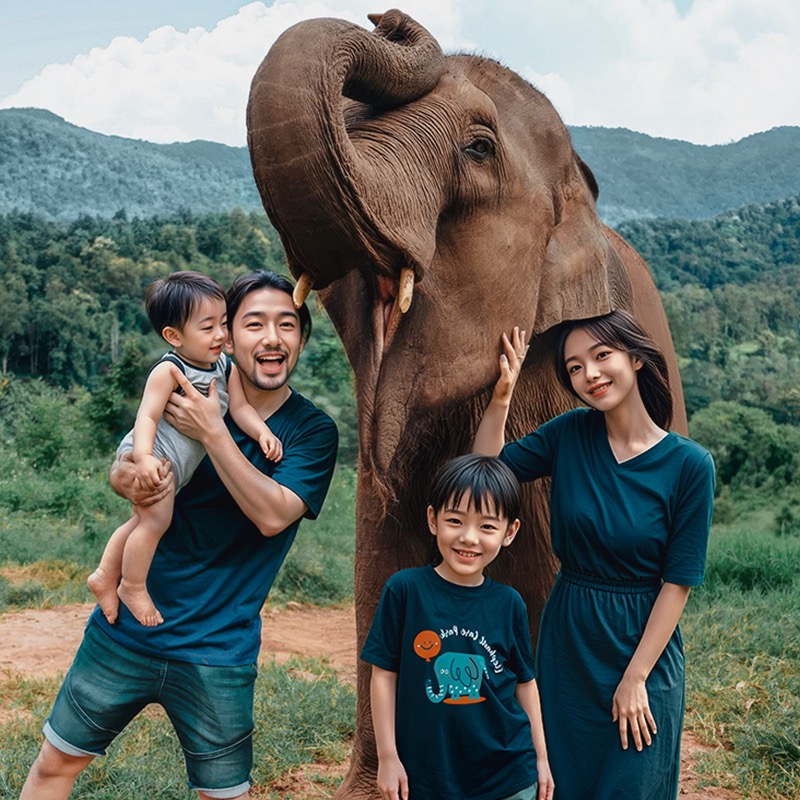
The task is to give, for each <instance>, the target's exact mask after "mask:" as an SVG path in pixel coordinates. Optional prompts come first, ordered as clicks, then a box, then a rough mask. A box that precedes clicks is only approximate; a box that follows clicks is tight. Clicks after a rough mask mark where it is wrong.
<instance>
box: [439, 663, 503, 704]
mask: <svg viewBox="0 0 800 800" xmlns="http://www.w3.org/2000/svg"><path fill="white" fill-rule="evenodd" d="M433 669H434V672H435V673H436V680H437V681H438V683H439V691H438V692H434V691H433V685H432V681H428V684H427V685H426V686H425V692H426V694H427V695H428V700H430V701H431V702H432V703H441V702H442V700H444V701H445V703H446V702H448V701H447V700H445V698H446V697H447V695H448V694H449V695H450V702H451V703H459V702H462V703H463V702H472V703H479V702H480V701H481V700H482V699H483V698H481V681H482V678H483V676H484V675H485V676H486V677H487V678H488V677H489V672H488V670H487V669H486V659H485V658H484V657H483V656H475V655H472V653H443V654H442V655H440V656H439V658H437V659H436V661H434V662H433ZM464 697H466V701H465V700H462V698H464Z"/></svg>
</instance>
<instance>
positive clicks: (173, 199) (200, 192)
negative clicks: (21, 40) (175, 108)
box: [0, 108, 261, 220]
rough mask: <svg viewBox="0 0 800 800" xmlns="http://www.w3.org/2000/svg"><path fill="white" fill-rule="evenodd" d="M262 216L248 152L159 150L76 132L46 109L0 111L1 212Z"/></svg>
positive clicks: (207, 147) (196, 145)
mask: <svg viewBox="0 0 800 800" xmlns="http://www.w3.org/2000/svg"><path fill="white" fill-rule="evenodd" d="M237 207H239V208H245V209H260V208H261V200H260V199H259V197H258V192H257V191H256V186H255V183H254V181H253V173H252V170H251V168H250V157H249V156H248V154H247V150H246V149H245V148H243V147H228V146H227V145H223V144H217V143H215V142H202V141H197V142H188V143H185V144H169V145H164V144H153V143H151V142H145V141H141V140H137V139H124V138H122V137H119V136H104V135H102V134H99V133H94V132H92V131H88V130H86V129H85V128H79V127H77V126H76V125H70V124H69V123H68V122H65V121H64V120H63V119H62V118H61V117H58V116H56V115H55V114H52V113H50V112H49V111H44V110H41V109H32V108H26V109H7V110H3V111H0V213H8V212H11V211H14V210H18V211H23V212H33V213H36V214H40V215H42V216H44V217H47V218H48V219H61V220H71V219H75V218H76V217H78V216H80V215H81V214H91V215H100V216H103V217H111V216H113V215H114V214H116V213H117V212H119V211H124V212H126V213H127V214H128V215H129V216H131V217H133V216H137V215H138V216H148V217H149V216H153V215H155V214H170V213H174V212H176V211H178V210H179V209H188V210H190V211H194V212H210V211H220V210H226V211H229V210H231V209H233V208H237Z"/></svg>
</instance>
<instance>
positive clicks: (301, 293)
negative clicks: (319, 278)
mask: <svg viewBox="0 0 800 800" xmlns="http://www.w3.org/2000/svg"><path fill="white" fill-rule="evenodd" d="M313 283H314V282H313V280H312V279H311V278H310V277H309V275H308V273H307V272H304V273H303V274H302V275H301V276H300V280H298V281H297V285H296V286H295V287H294V292H293V293H292V301H293V302H294V307H295V308H300V306H302V305H303V303H305V301H306V298H307V297H308V295H309V294H310V293H311V290H312V289H313V288H314V286H313Z"/></svg>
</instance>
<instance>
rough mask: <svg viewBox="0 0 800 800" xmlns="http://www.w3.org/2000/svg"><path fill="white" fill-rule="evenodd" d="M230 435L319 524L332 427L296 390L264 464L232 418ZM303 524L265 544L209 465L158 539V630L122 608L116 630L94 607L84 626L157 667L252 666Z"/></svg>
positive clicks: (278, 420)
mask: <svg viewBox="0 0 800 800" xmlns="http://www.w3.org/2000/svg"><path fill="white" fill-rule="evenodd" d="M225 421H226V424H227V426H228V429H229V430H230V433H231V436H232V437H233V439H234V441H235V442H236V444H237V446H238V447H239V449H240V450H241V451H242V453H243V454H244V455H245V457H246V458H247V460H248V461H249V462H250V463H251V464H253V466H255V467H256V468H257V469H258V470H259V471H260V472H263V473H264V474H265V475H269V476H270V477H272V478H273V479H274V480H276V481H277V482H278V483H280V484H281V485H282V486H285V487H286V488H287V489H290V490H291V491H293V492H294V493H295V494H296V495H297V496H298V497H300V499H301V500H303V502H304V503H305V504H306V505H307V506H308V511H307V512H306V517H308V518H310V519H314V518H316V516H317V515H318V514H319V512H320V509H321V508H322V503H323V501H324V500H325V495H326V494H327V491H328V487H329V485H330V481H331V477H332V475H333V468H334V464H335V462H336V450H337V445H338V434H337V431H336V425H335V423H334V422H333V420H332V419H331V418H330V417H329V416H328V415H327V414H325V413H324V412H323V411H321V410H320V409H318V408H317V407H316V406H315V405H314V404H313V403H311V402H310V401H309V400H307V399H306V398H305V397H303V396H302V395H300V394H297V393H296V392H295V391H292V394H291V396H290V397H289V398H288V399H287V400H286V402H285V403H284V404H283V405H282V406H281V407H280V408H279V409H278V410H277V411H275V413H273V414H272V415H271V416H270V417H269V419H268V420H267V423H268V424H269V427H270V429H271V430H272V432H273V433H274V434H275V435H276V436H277V437H278V438H279V439H280V440H281V442H282V444H283V458H282V459H281V460H280V461H279V462H278V463H277V464H276V463H275V462H273V461H269V460H268V459H267V458H266V456H265V455H264V454H263V452H262V451H261V448H260V446H259V444H258V442H256V441H255V440H253V439H251V438H250V437H249V436H247V434H245V433H244V432H243V431H241V430H240V429H239V428H238V427H237V426H236V423H235V422H233V420H232V419H231V418H230V415H228V416H227V417H226V418H225ZM299 524H300V520H296V521H295V522H293V523H292V524H291V525H290V526H289V527H288V528H286V529H285V530H284V531H282V532H281V533H279V534H277V535H276V536H264V535H263V534H261V532H260V531H259V530H258V528H256V526H255V525H254V524H253V523H252V522H251V521H250V519H249V518H248V517H247V516H245V514H244V513H243V512H242V510H241V509H240V508H239V506H238V505H237V503H236V501H235V500H234V499H233V497H231V495H230V493H229V492H228V490H227V489H226V488H225V485H224V484H223V482H222V480H221V479H220V478H219V476H218V475H217V472H216V470H215V469H214V466H213V464H212V463H211V460H210V459H209V458H208V456H206V457H205V458H204V459H203V461H201V462H200V466H199V467H198V468H197V470H196V471H195V473H194V477H193V478H192V479H191V480H190V481H189V483H188V484H187V485H186V486H185V487H184V488H183V489H181V491H180V492H178V494H177V495H176V496H175V510H174V513H173V517H172V524H171V525H170V527H169V529H168V530H167V532H166V533H165V534H164V535H163V536H162V537H161V541H160V543H159V545H158V549H157V550H156V554H155V557H154V558H153V563H152V566H151V567H150V572H149V574H148V578H147V589H148V591H149V592H150V596H151V597H152V598H153V602H154V603H155V605H156V607H157V608H158V610H159V611H160V612H161V614H162V616H163V617H164V622H163V623H162V624H161V625H157V626H155V627H152V628H148V627H145V626H143V625H140V624H139V623H138V622H137V621H136V619H135V618H134V617H133V616H132V615H131V614H130V612H129V611H128V609H127V608H125V606H124V605H122V604H121V605H120V614H119V617H118V619H117V621H116V622H115V623H114V624H113V625H109V624H108V622H107V621H106V619H105V617H104V616H103V614H102V613H101V612H100V609H99V607H98V608H96V609H95V611H94V613H93V614H92V616H91V617H90V618H89V624H95V625H99V626H100V627H101V628H102V629H103V630H104V631H105V632H106V633H107V634H108V635H109V636H111V638H113V639H114V640H115V641H117V642H119V643H120V644H121V645H123V646H125V647H128V648H130V649H131V650H135V651H137V652H140V653H144V654H146V655H152V656H155V657H157V658H169V659H175V660H177V661H187V662H190V663H194V664H208V665H211V666H242V665H244V664H250V663H253V662H254V661H255V660H256V657H257V656H258V650H259V647H260V646H261V617H260V612H261V607H262V606H263V605H264V601H265V600H266V598H267V594H268V593H269V590H270V588H271V587H272V583H273V581H274V580H275V575H276V574H277V572H278V569H279V567H280V566H281V564H282V563H283V560H284V558H285V557H286V554H287V553H288V551H289V548H290V547H291V545H292V542H293V541H294V537H295V534H296V532H297V528H298V526H299Z"/></svg>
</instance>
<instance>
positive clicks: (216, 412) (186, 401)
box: [164, 367, 226, 444]
mask: <svg viewBox="0 0 800 800" xmlns="http://www.w3.org/2000/svg"><path fill="white" fill-rule="evenodd" d="M172 374H173V377H174V378H175V382H176V383H177V384H178V385H179V386H180V387H181V389H183V391H184V394H182V395H181V394H178V392H177V391H176V392H173V393H172V394H171V395H170V396H169V400H168V402H167V405H166V408H165V409H164V419H165V420H166V421H167V422H169V423H170V425H174V426H175V427H176V428H177V429H178V430H179V431H180V432H181V433H182V434H184V436H188V437H190V438H191V439H197V440H198V441H199V442H202V443H203V444H205V443H206V441H207V439H208V438H209V437H210V436H211V435H212V434H214V433H219V432H220V431H222V430H226V428H225V423H224V422H223V421H222V410H221V408H220V404H219V392H217V382H216V381H212V382H211V385H210V386H209V387H208V397H205V396H204V395H202V394H200V392H198V391H197V389H195V388H194V386H192V384H191V383H190V382H189V380H188V378H187V377H186V376H185V375H184V374H183V373H182V372H181V371H180V370H179V369H178V368H177V367H173V368H172Z"/></svg>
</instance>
